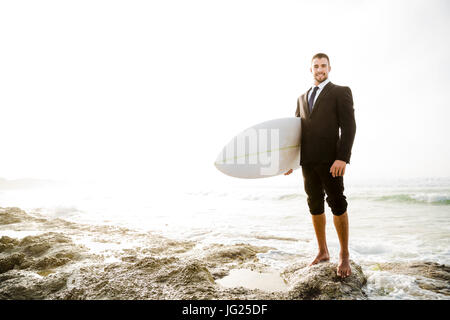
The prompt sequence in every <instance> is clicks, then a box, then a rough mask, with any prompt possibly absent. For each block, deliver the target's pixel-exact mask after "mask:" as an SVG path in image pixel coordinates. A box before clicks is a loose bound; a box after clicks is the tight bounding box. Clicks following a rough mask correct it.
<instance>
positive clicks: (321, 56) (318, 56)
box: [311, 53, 330, 65]
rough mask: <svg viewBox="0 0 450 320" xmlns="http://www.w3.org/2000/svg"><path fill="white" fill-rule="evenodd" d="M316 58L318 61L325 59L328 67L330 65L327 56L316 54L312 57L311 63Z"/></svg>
mask: <svg viewBox="0 0 450 320" xmlns="http://www.w3.org/2000/svg"><path fill="white" fill-rule="evenodd" d="M316 58H319V59H322V58H327V60H328V65H330V58H328V56H327V55H326V54H325V53H316V54H315V55H314V56H313V57H312V59H311V62H313V60H314V59H316Z"/></svg>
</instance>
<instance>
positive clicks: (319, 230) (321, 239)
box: [310, 213, 330, 266]
mask: <svg viewBox="0 0 450 320" xmlns="http://www.w3.org/2000/svg"><path fill="white" fill-rule="evenodd" d="M311 216H312V221H313V225H314V231H315V232H316V238H317V244H318V245H319V254H318V255H317V257H316V258H315V259H314V261H313V262H311V264H310V266H312V265H314V264H317V263H319V262H322V261H329V260H330V255H329V253H328V247H327V239H326V233H325V225H326V217H325V213H322V214H318V215H311Z"/></svg>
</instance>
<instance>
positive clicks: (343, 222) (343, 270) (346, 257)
mask: <svg viewBox="0 0 450 320" xmlns="http://www.w3.org/2000/svg"><path fill="white" fill-rule="evenodd" d="M333 221H334V226H335V227H336V231H337V234H338V237H339V243H340V245H341V251H340V252H339V264H338V267H337V275H338V276H340V277H342V278H346V277H348V276H349V275H351V273H352V269H351V267H350V254H349V252H348V215H347V211H346V212H345V213H344V214H342V215H340V216H333Z"/></svg>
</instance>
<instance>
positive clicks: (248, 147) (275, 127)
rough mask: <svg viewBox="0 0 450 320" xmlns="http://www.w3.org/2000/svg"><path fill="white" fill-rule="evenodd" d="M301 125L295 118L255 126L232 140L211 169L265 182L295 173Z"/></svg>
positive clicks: (275, 120) (298, 165)
mask: <svg viewBox="0 0 450 320" xmlns="http://www.w3.org/2000/svg"><path fill="white" fill-rule="evenodd" d="M300 125H301V120H300V118H298V117H289V118H281V119H274V120H270V121H266V122H262V123H259V124H257V125H254V126H252V127H250V128H248V129H246V130H244V131H242V132H241V133H239V134H238V135H237V136H235V137H234V138H233V139H231V141H230V142H229V143H228V144H227V145H226V146H225V147H224V148H223V149H222V151H221V152H220V153H219V155H218V156H217V159H216V162H215V163H214V165H215V166H216V168H217V169H218V170H220V171H221V172H223V173H224V174H226V175H229V176H232V177H236V178H244V179H257V178H268V177H273V176H277V175H280V174H283V173H285V172H287V171H288V170H289V169H293V170H295V169H298V168H299V167H300V163H299V162H300V138H301V137H300V133H301V130H300Z"/></svg>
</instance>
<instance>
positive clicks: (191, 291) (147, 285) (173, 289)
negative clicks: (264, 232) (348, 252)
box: [0, 208, 450, 300]
mask: <svg viewBox="0 0 450 320" xmlns="http://www.w3.org/2000/svg"><path fill="white" fill-rule="evenodd" d="M5 230H9V231H14V232H18V233H20V232H22V233H24V234H26V233H27V232H28V233H32V234H31V235H27V236H24V237H22V238H20V237H10V236H6V235H2V231H5ZM0 235H2V236H1V237H0V299H127V300H128V299H131V300H135V299H158V300H162V299H242V300H243V299H248V300H272V299H276V300H287V299H289V300H292V299H294V300H295V299H307V300H311V299H312V300H324V299H325V300H328V299H338V300H340V299H343V300H347V299H367V294H366V284H367V277H366V275H365V274H364V272H363V269H362V268H361V266H359V265H357V264H356V263H354V262H352V270H353V273H352V275H351V276H350V277H348V278H346V279H340V278H339V277H338V276H337V275H336V264H335V263H332V262H327V263H320V264H318V265H315V266H312V267H308V262H307V261H305V260H303V259H301V257H299V258H298V259H294V260H293V261H292V263H289V265H288V266H287V267H286V268H285V269H284V270H279V274H280V276H281V277H282V279H284V281H285V283H286V286H287V288H288V289H287V290H286V291H272V292H271V291H267V290H260V289H249V288H245V287H233V288H227V287H224V286H221V285H220V284H218V283H217V280H219V279H222V278H223V277H225V276H227V275H228V274H229V273H230V271H231V270H233V269H249V270H254V271H258V272H266V271H271V268H270V266H268V265H265V264H263V263H261V262H260V261H259V259H258V257H257V254H258V253H264V252H267V251H269V250H272V249H275V248H270V247H256V246H252V245H250V244H246V243H239V244H233V245H223V244H210V245H207V246H199V245H197V244H196V243H194V242H192V241H175V240H171V239H167V238H165V237H162V236H159V235H154V234H150V233H139V232H136V231H133V230H129V229H126V228H120V227H114V226H94V225H86V224H78V223H74V222H68V221H65V220H61V219H47V218H44V217H42V216H40V215H39V214H36V213H33V214H29V213H26V212H25V211H23V210H21V209H19V208H0ZM380 267H381V268H383V269H385V270H394V271H395V272H403V273H409V274H413V273H417V272H419V273H421V274H422V273H423V272H424V268H427V269H426V270H427V272H428V273H425V274H424V275H423V276H424V277H431V278H433V281H435V282H436V286H435V287H433V288H428V289H429V290H437V291H438V292H439V293H441V294H446V295H450V293H449V288H448V283H449V282H448V280H449V275H450V270H449V268H448V267H446V266H439V265H437V264H436V265H435V264H432V263H431V264H430V263H428V264H426V263H425V264H424V263H420V264H416V265H414V264H413V265H411V266H409V267H408V266H406V265H394V264H385V265H382V266H380ZM272 271H273V270H272ZM429 283H430V282H426V281H424V282H423V286H424V287H426V286H427V285H428V286H429ZM428 289H427V290H428Z"/></svg>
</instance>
